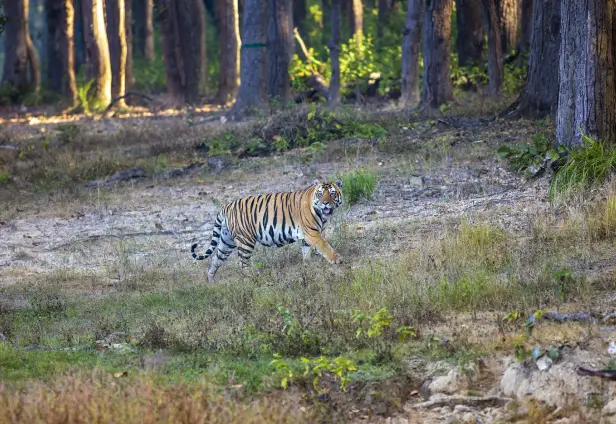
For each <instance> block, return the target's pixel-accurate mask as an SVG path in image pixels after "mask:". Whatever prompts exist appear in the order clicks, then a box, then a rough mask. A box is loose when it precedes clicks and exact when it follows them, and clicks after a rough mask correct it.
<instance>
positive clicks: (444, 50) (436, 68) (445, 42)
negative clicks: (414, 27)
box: [421, 0, 453, 108]
mask: <svg viewBox="0 0 616 424" xmlns="http://www.w3.org/2000/svg"><path fill="white" fill-rule="evenodd" d="M452 11H453V0H427V1H426V4H425V11H424V22H423V61H424V69H423V89H422V92H421V102H422V104H424V105H426V106H428V107H432V108H438V107H439V106H441V105H442V104H444V103H446V102H449V101H451V100H453V84H452V82H451V72H450V69H449V64H450V57H451V49H450V48H449V44H450V40H451V13H452Z"/></svg>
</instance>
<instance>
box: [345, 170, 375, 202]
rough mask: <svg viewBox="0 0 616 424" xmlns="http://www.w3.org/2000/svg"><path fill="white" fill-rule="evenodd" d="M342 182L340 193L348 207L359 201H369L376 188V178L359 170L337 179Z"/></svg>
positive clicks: (370, 173) (367, 172) (372, 174)
mask: <svg viewBox="0 0 616 424" xmlns="http://www.w3.org/2000/svg"><path fill="white" fill-rule="evenodd" d="M339 178H340V179H341V180H342V192H343V193H344V198H345V201H346V202H347V204H348V205H353V204H355V203H357V202H359V201H360V200H361V199H367V200H369V199H371V198H372V193H373V192H374V189H375V188H376V182H377V178H376V175H375V174H374V173H372V172H369V171H366V170H363V169H360V170H357V171H353V172H350V173H348V174H344V175H342V176H340V177H339Z"/></svg>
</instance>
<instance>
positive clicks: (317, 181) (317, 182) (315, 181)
mask: <svg viewBox="0 0 616 424" xmlns="http://www.w3.org/2000/svg"><path fill="white" fill-rule="evenodd" d="M312 184H314V185H315V186H317V185H319V180H318V178H315V179H314V181H313V182H312Z"/></svg>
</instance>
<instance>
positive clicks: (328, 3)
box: [320, 0, 333, 46]
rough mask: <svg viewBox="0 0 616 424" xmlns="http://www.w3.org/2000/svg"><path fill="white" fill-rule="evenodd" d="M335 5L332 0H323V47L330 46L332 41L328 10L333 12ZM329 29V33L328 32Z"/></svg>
mask: <svg viewBox="0 0 616 424" xmlns="http://www.w3.org/2000/svg"><path fill="white" fill-rule="evenodd" d="M332 6H333V4H332V0H321V11H322V12H323V15H322V22H321V23H322V25H321V28H320V30H321V43H322V44H323V46H327V45H329V41H330V39H331V16H330V13H327V11H328V10H331V8H332ZM328 29H329V32H328V31H327V30H328Z"/></svg>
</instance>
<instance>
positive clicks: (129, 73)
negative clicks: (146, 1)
mask: <svg viewBox="0 0 616 424" xmlns="http://www.w3.org/2000/svg"><path fill="white" fill-rule="evenodd" d="M124 5H125V10H124V12H125V14H126V89H127V90H129V89H131V88H132V86H133V84H134V83H135V77H134V76H133V0H124Z"/></svg>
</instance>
